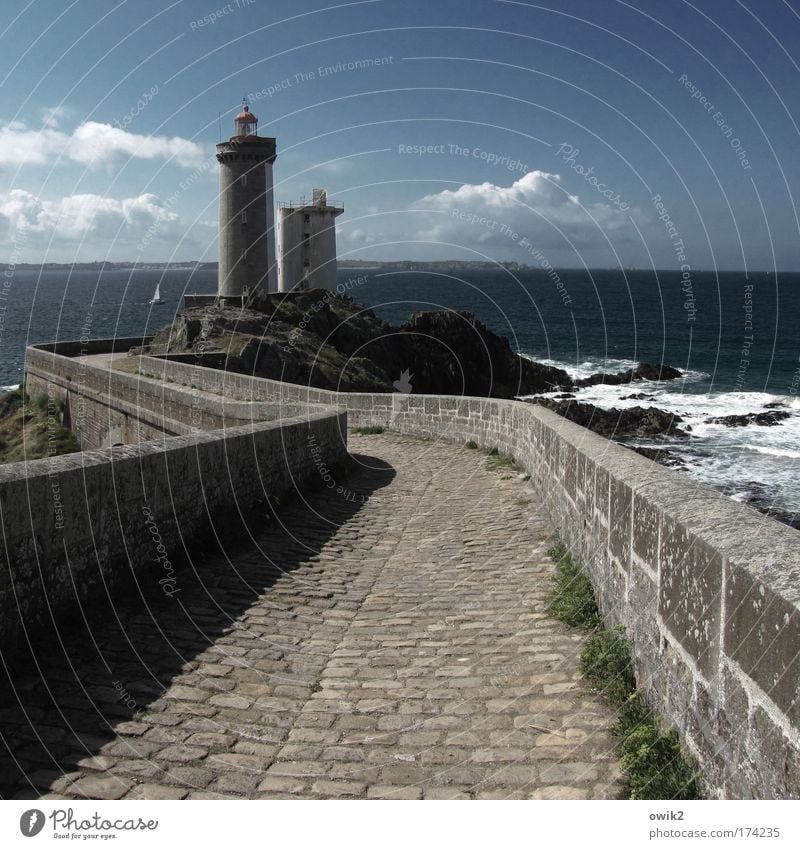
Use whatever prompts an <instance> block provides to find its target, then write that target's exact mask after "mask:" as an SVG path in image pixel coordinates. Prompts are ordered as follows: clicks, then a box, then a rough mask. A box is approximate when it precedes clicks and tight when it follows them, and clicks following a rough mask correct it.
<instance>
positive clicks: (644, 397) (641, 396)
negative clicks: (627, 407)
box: [620, 392, 656, 401]
mask: <svg viewBox="0 0 800 849" xmlns="http://www.w3.org/2000/svg"><path fill="white" fill-rule="evenodd" d="M655 397H656V396H655V395H648V394H647V393H646V392H635V393H634V394H633V395H621V396H620V400H621V401H653V400H654V399H655Z"/></svg>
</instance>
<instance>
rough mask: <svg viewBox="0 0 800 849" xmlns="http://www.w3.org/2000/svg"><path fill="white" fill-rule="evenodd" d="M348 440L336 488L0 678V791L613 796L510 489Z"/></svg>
mask: <svg viewBox="0 0 800 849" xmlns="http://www.w3.org/2000/svg"><path fill="white" fill-rule="evenodd" d="M351 450H352V451H353V452H354V453H355V455H356V459H357V461H358V467H357V469H356V470H355V471H353V472H352V473H350V474H348V476H347V477H346V478H344V479H342V480H336V481H335V483H336V488H333V489H328V490H320V491H316V492H313V493H311V494H310V495H309V496H308V497H307V500H306V501H305V502H303V503H294V504H292V505H288V506H286V507H285V508H284V509H282V510H280V511H279V512H278V514H277V517H273V518H272V519H271V521H262V523H261V527H259V528H258V530H257V531H255V530H254V529H253V524H252V522H251V524H250V529H251V530H253V533H254V537H255V543H251V544H250V546H249V547H243V546H242V545H241V544H240V545H239V546H238V548H237V549H236V550H237V552H238V553H237V554H235V555H234V554H231V555H230V557H226V556H225V555H224V554H222V553H220V554H215V555H211V556H209V557H208V558H206V559H205V560H204V561H203V562H202V563H198V564H196V565H195V568H194V570H189V572H184V573H181V574H180V576H179V582H180V585H181V592H180V593H177V594H176V595H174V596H173V597H172V598H171V599H166V598H163V597H161V598H160V597H159V594H158V593H156V594H155V595H154V594H153V593H152V592H151V593H149V594H148V593H147V592H146V591H145V590H143V591H142V593H141V594H140V595H141V597H138V596H137V594H136V593H128V594H127V596H126V598H124V599H123V600H122V601H120V602H118V603H116V604H115V605H114V606H113V608H110V609H109V610H108V611H107V612H106V614H105V615H104V616H101V617H100V621H99V624H98V622H97V621H96V619H93V620H92V624H91V625H88V624H87V625H85V626H81V627H78V626H76V628H75V629H74V631H73V632H71V633H70V634H68V635H66V636H65V637H64V641H63V645H62V646H54V647H51V648H49V649H48V651H47V652H46V653H42V652H38V653H37V654H36V655H35V656H34V659H33V660H32V661H31V662H28V663H26V664H25V671H24V673H21V672H16V673H14V674H12V675H11V677H10V679H9V680H8V681H7V682H6V683H5V685H4V689H3V696H2V698H3V701H2V707H0V732H2V739H3V741H4V743H5V747H4V748H6V749H7V751H6V753H5V757H4V758H3V759H2V763H0V769H1V770H2V771H1V772H0V792H2V795H3V796H4V797H5V798H9V797H16V798H36V797H38V796H40V795H44V796H46V797H47V798H80V797H89V798H98V799H120V798H129V799H134V798H151V799H173V798H190V799H206V798H289V797H322V798H331V797H357V798H364V797H366V798H370V799H375V798H394V799H398V798H404V799H405V798H411V799H421V798H425V799H466V798H479V799H481V798H503V799H505V798H534V799H545V798H570V799H575V798H612V797H614V796H616V795H617V794H618V793H619V789H620V777H619V772H618V765H617V762H616V760H615V758H614V755H613V741H612V738H611V736H610V734H609V731H608V729H609V726H610V724H611V722H612V721H613V718H612V716H611V713H610V711H609V709H608V708H606V707H605V706H604V705H603V704H602V703H601V702H600V701H599V700H598V699H597V698H596V697H595V696H594V695H593V694H591V693H590V692H589V691H588V690H587V689H586V688H585V686H584V685H583V684H582V683H581V680H580V675H579V673H578V654H579V650H580V642H581V639H580V637H579V636H578V635H576V634H574V633H571V632H570V631H569V629H567V628H566V627H565V626H563V625H561V624H560V623H558V622H556V621H554V620H553V619H552V618H550V617H549V615H548V614H547V613H546V611H545V596H546V593H547V589H548V585H549V576H550V573H551V571H552V564H551V563H550V561H549V559H548V558H547V556H546V553H545V552H546V548H547V545H548V535H549V533H550V528H549V525H548V523H547V521H546V519H545V517H544V516H543V515H541V514H540V513H539V512H538V510H537V508H536V503H535V502H534V501H532V495H531V493H530V491H529V490H528V488H527V485H526V483H525V482H524V481H523V480H522V479H521V478H520V476H519V475H517V474H516V473H514V472H510V471H508V470H502V469H500V470H490V469H487V468H486V464H487V460H486V456H485V455H484V454H481V453H479V452H477V451H470V450H468V449H465V448H459V447H455V446H452V445H443V444H437V443H433V442H426V441H423V440H417V439H412V438H407V437H400V436H396V435H389V434H383V435H380V436H368V437H352V438H351ZM337 490H338V491H337ZM37 664H38V669H37V668H36V665H37ZM32 665H33V667H34V668H31V666H32Z"/></svg>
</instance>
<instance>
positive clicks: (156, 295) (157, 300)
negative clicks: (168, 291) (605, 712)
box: [150, 283, 164, 307]
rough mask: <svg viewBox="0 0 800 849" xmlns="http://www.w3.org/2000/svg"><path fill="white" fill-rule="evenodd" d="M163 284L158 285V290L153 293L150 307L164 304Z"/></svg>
mask: <svg viewBox="0 0 800 849" xmlns="http://www.w3.org/2000/svg"><path fill="white" fill-rule="evenodd" d="M160 289H161V283H156V290H155V292H153V297H152V298H150V306H151V307H153V306H157V305H158V304H163V303H164V302H163V301H162V300H161V292H160Z"/></svg>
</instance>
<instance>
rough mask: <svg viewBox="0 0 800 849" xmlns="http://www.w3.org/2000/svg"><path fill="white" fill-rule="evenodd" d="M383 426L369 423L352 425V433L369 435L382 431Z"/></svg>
mask: <svg viewBox="0 0 800 849" xmlns="http://www.w3.org/2000/svg"><path fill="white" fill-rule="evenodd" d="M384 430H385V428H382V427H380V425H369V427H354V428H353V433H357V434H360V435H361V436H370V435H372V434H374V433H383V432H384Z"/></svg>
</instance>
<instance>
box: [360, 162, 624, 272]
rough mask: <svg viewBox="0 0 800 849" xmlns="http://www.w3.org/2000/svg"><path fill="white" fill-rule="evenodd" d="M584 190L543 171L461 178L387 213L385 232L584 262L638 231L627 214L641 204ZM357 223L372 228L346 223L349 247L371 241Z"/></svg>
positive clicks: (514, 255) (511, 255)
mask: <svg viewBox="0 0 800 849" xmlns="http://www.w3.org/2000/svg"><path fill="white" fill-rule="evenodd" d="M587 193H588V196H583V197H578V196H577V195H571V194H569V193H568V192H567V191H566V190H565V189H564V188H563V186H562V183H561V177H560V176H559V175H558V174H550V173H547V172H544V171H530V172H528V173H526V174H525V175H523V176H522V177H520V179H519V180H517V181H515V182H514V183H513V184H512V185H510V186H499V185H495V184H493V183H488V182H486V183H478V184H465V185H463V186H461V187H460V188H458V189H455V190H450V189H448V190H445V191H441V192H437V193H435V194H430V195H426V196H425V197H423V198H421V199H419V200H418V201H416V202H414V203H413V204H412V206H411V214H409V213H408V212H406V213H405V214H403V213H401V214H400V217H398V216H391V217H392V219H394V222H395V227H394V228H392V233H391V235H388V234H387V238H388V239H392V238H394V239H397V240H401V241H407V240H410V241H411V242H424V243H428V244H431V245H435V244H440V243H446V244H447V245H448V247H447V248H442V249H441V250H439V251H436V253H437V254H441V255H442V256H454V255H456V253H457V251H456V250H455V249H454V248H453V247H449V246H460V247H461V248H463V249H464V255H467V254H468V253H469V252H470V251H472V250H477V251H478V252H479V253H484V254H486V255H487V256H490V257H494V258H495V259H498V260H503V259H517V260H518V261H521V262H528V263H530V264H535V262H537V261H538V258H537V257H536V256H534V253H535V252H536V251H539V250H540V251H542V252H543V253H545V254H547V258H548V259H550V261H551V262H553V264H555V263H561V264H569V265H574V264H575V263H576V261H577V260H578V259H579V256H580V258H581V259H584V260H586V261H587V262H597V261H603V262H606V261H612V260H611V259H610V258H609V256H608V253H609V250H610V249H609V245H608V240H610V241H611V242H612V244H614V246H615V247H618V246H619V243H620V242H621V241H623V240H624V241H626V242H628V241H630V240H631V239H632V238H633V237H634V235H635V231H634V229H633V228H632V227H631V223H630V218H629V216H630V215H631V214H634V215H638V214H639V210H634V209H631V210H626V211H623V210H621V209H619V207H618V206H616V205H614V204H613V203H609V202H605V200H596V199H595V198H594V197H592V196H591V195H592V189H591V188H588V189H587ZM383 227H384V228H385V227H386V219H385V218H384V219H383ZM362 229H363V230H364V231H366V230H368V229H369V228H367V227H363V225H362V228H361V229H359V230H358V231H351V232H347V231H346V228H344V230H345V233H344V238H345V242H346V243H347V245H348V247H350V248H351V249H356V250H357V249H358V247H359V246H361V247H366V246H368V245H369V244H371V240H369V239H368V238H366V234H365V232H361V230H362ZM515 235H516V238H515ZM523 240H527V241H526V242H523ZM576 251H577V252H578V254H577V255H576ZM401 252H403V253H404V255H406V254H409V255H410V254H411V253H419V250H416V251H414V250H412V249H411V248H410V246H409V245H407V246H406V247H405V248H404V250H403V251H401ZM531 257H533V259H532V258H531Z"/></svg>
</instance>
